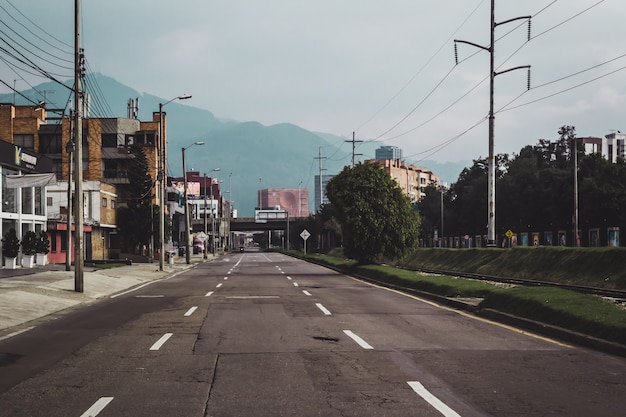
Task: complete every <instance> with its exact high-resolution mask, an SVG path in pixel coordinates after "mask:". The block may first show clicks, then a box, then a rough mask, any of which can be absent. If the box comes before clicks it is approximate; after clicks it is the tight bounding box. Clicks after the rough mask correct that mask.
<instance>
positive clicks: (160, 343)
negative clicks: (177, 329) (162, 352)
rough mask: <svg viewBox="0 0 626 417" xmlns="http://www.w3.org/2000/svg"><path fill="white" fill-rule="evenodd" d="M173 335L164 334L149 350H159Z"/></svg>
mask: <svg viewBox="0 0 626 417" xmlns="http://www.w3.org/2000/svg"><path fill="white" fill-rule="evenodd" d="M173 335H174V333H165V334H164V335H163V336H161V338H160V339H159V340H157V342H156V343H155V344H154V345H152V347H150V350H159V349H161V346H163V345H164V344H165V342H167V340H168V339H169V338H170V337H172V336H173Z"/></svg>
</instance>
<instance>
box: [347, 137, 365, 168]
mask: <svg viewBox="0 0 626 417" xmlns="http://www.w3.org/2000/svg"><path fill="white" fill-rule="evenodd" d="M354 135H355V133H354V132H352V140H346V141H344V142H352V167H353V168H354V157H355V156H361V155H363V154H362V153H354V152H355V151H356V144H357V143H362V142H363V141H362V140H356V139H355V138H354Z"/></svg>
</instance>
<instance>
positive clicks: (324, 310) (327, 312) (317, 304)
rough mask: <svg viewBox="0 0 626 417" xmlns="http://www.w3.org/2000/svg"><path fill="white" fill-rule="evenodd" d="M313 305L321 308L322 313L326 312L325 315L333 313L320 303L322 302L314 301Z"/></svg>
mask: <svg viewBox="0 0 626 417" xmlns="http://www.w3.org/2000/svg"><path fill="white" fill-rule="evenodd" d="M315 305H316V306H317V308H319V309H320V310H322V313H324V314H326V315H327V316H332V315H333V313H331V312H330V310H328V309H327V308H326V307H324V306H323V305H322V303H315Z"/></svg>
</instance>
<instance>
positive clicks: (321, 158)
mask: <svg viewBox="0 0 626 417" xmlns="http://www.w3.org/2000/svg"><path fill="white" fill-rule="evenodd" d="M315 159H317V160H319V165H320V175H319V177H320V180H319V187H320V206H319V207H318V208H317V209H318V210H320V209H321V207H322V200H323V197H324V191H322V185H323V181H322V177H323V176H322V172H323V171H326V170H325V169H323V168H322V160H323V159H326V157H322V147H321V146H320V148H319V156H318V157H316V158H315Z"/></svg>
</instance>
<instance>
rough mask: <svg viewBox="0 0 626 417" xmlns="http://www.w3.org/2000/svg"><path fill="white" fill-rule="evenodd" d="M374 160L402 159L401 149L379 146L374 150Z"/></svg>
mask: <svg viewBox="0 0 626 417" xmlns="http://www.w3.org/2000/svg"><path fill="white" fill-rule="evenodd" d="M374 155H375V158H376V160H379V161H381V160H385V159H402V149H400V148H398V147H397V146H381V147H380V148H378V149H376V151H375V153H374Z"/></svg>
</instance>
